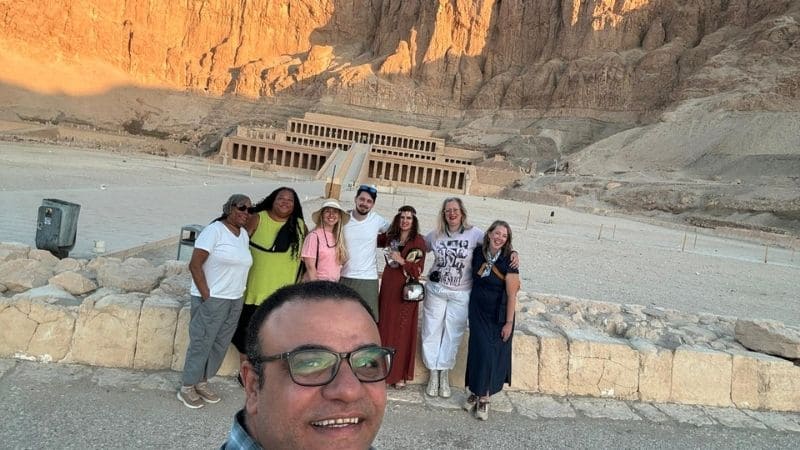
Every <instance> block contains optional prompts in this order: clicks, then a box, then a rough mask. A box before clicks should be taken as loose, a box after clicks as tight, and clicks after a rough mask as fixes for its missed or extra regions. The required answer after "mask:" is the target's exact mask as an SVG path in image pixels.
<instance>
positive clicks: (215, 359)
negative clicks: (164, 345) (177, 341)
mask: <svg viewBox="0 0 800 450" xmlns="http://www.w3.org/2000/svg"><path fill="white" fill-rule="evenodd" d="M241 312H242V299H241V298H237V299H236V300H231V299H227V298H215V297H210V298H209V299H208V300H206V301H202V300H201V299H200V297H195V296H192V309H191V319H190V321H189V348H187V349H186V362H184V363H183V385H184V386H192V385H195V384H197V383H199V382H200V381H202V380H207V379H209V378H211V377H213V376H214V375H216V374H217V371H218V370H219V366H221V365H222V360H223V359H224V358H225V353H226V352H227V351H228V346H229V345H230V344H231V337H232V336H233V332H234V331H236V324H237V323H238V322H239V314H240V313H241Z"/></svg>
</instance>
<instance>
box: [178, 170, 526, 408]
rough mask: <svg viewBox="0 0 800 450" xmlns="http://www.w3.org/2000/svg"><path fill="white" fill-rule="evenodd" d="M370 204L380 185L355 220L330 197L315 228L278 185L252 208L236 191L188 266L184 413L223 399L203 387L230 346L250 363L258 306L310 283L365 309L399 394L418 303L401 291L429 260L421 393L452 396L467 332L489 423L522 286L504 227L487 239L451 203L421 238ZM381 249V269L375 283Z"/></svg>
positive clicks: (415, 226)
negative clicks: (351, 295)
mask: <svg viewBox="0 0 800 450" xmlns="http://www.w3.org/2000/svg"><path fill="white" fill-rule="evenodd" d="M376 199H377V190H376V188H375V187H374V186H368V185H362V186H360V187H359V188H358V189H357V191H356V196H355V202H354V208H353V209H352V210H351V211H346V210H345V209H344V208H342V207H341V205H340V204H339V202H337V201H336V200H333V199H328V200H326V201H324V203H323V204H322V206H321V207H320V208H319V210H317V211H314V212H313V214H311V219H312V221H313V223H314V228H313V229H312V230H310V231H309V230H308V227H307V225H306V223H305V221H304V215H303V208H302V205H301V203H300V199H299V198H298V195H297V193H296V192H295V191H294V189H292V188H289V187H280V188H278V189H276V190H275V191H273V192H272V193H271V194H269V195H268V196H267V197H266V198H264V199H263V200H262V201H261V202H259V203H257V204H255V205H253V204H252V203H251V200H250V198H248V197H247V196H245V195H242V194H236V195H232V196H231V197H230V198H229V199H228V201H227V202H225V204H224V205H223V208H222V215H221V216H220V217H218V218H217V219H216V220H214V221H213V222H211V224H210V225H208V226H207V227H205V229H204V230H203V231H202V232H201V233H200V235H199V236H198V238H197V240H196V241H195V248H194V252H193V253H192V257H191V260H190V262H189V270H190V272H191V275H192V285H191V290H190V293H191V321H190V325H189V339H190V342H189V347H188V349H187V352H186V362H185V365H184V371H183V379H182V381H183V385H182V386H181V388H180V390H179V391H178V393H177V396H178V399H179V400H180V401H181V402H183V403H184V404H185V405H186V406H188V407H190V408H200V407H202V406H203V405H204V403H216V402H218V401H219V400H220V398H219V396H218V395H217V394H216V393H215V392H214V391H213V390H212V389H211V388H210V387H209V385H208V383H207V380H208V378H209V377H212V376H213V375H214V374H216V372H217V371H218V370H219V367H220V365H221V364H222V360H223V358H224V356H225V353H226V351H227V348H228V345H229V344H230V343H231V342H232V343H233V344H234V346H235V347H236V349H237V350H238V351H239V353H240V359H241V361H242V362H244V361H247V358H248V356H247V354H248V353H247V352H248V348H247V341H248V325H249V324H250V321H251V318H252V316H253V315H254V314H255V313H256V311H257V309H258V308H259V306H260V305H261V304H262V303H263V302H264V301H265V300H266V299H267V298H268V297H269V296H270V295H272V294H273V293H275V292H276V291H277V290H279V289H280V288H282V287H285V286H289V285H293V284H296V283H303V282H307V281H313V280H328V281H333V282H338V283H341V284H343V285H345V286H348V287H349V288H351V289H352V290H353V291H355V292H356V293H358V294H359V295H360V297H361V298H363V300H364V301H365V302H366V304H368V305H369V307H370V308H371V312H372V314H373V319H374V321H375V322H376V323H377V324H378V330H379V333H380V337H381V343H382V345H383V346H384V347H387V348H392V349H393V350H394V353H393V355H390V356H388V357H387V358H388V359H390V360H391V363H390V364H389V365H388V367H387V373H386V374H385V377H384V378H382V380H383V379H385V382H386V383H387V384H390V385H392V386H394V387H395V388H397V389H403V388H404V386H405V384H406V383H407V382H408V381H410V380H412V379H413V376H414V361H415V353H416V348H417V336H418V332H417V331H418V330H417V324H418V314H419V302H416V301H406V300H404V299H403V294H402V293H403V287H404V285H405V284H406V283H407V282H409V281H410V280H418V279H419V278H420V277H421V275H422V274H423V271H424V264H425V255H426V253H428V252H430V253H432V255H433V263H432V266H431V267H430V268H429V270H428V273H427V282H426V283H425V296H424V301H423V302H422V304H423V307H422V309H423V312H422V314H423V317H422V330H421V333H419V336H420V339H421V341H422V342H421V347H422V360H423V362H424V364H425V366H426V367H427V368H428V369H429V370H430V377H429V380H428V384H427V387H426V389H425V391H426V394H427V395H429V396H441V397H450V395H451V389H450V379H449V376H450V370H451V369H452V368H453V367H454V365H455V361H456V353H457V351H458V347H459V344H460V342H461V338H462V336H463V334H464V332H465V330H466V328H467V323H469V327H470V337H469V353H468V357H467V371H466V380H465V384H466V386H467V388H468V390H469V392H468V398H467V400H466V402H465V404H464V408H465V409H466V410H468V411H471V412H473V413H474V415H475V417H477V418H479V419H483V420H486V419H487V418H488V410H489V406H488V405H489V398H490V396H491V395H492V394H495V393H497V392H499V391H500V390H501V389H502V386H503V384H504V383H510V382H511V338H512V335H513V330H514V311H515V305H516V294H517V291H518V290H519V286H520V282H519V272H518V264H519V259H518V256H517V254H516V252H514V251H513V247H512V233H511V227H510V226H509V225H508V223H506V222H504V221H499V220H498V221H495V222H494V223H492V224H491V226H490V227H489V229H488V230H487V231H486V233H484V232H483V231H482V230H480V229H479V228H477V227H475V226H473V225H471V224H470V223H469V221H468V218H467V211H466V208H465V207H464V204H463V202H462V201H461V199H459V198H455V197H453V198H447V199H445V200H444V202H443V203H442V208H441V210H440V211H439V214H438V216H437V221H436V227H435V229H434V230H432V231H431V232H429V233H428V234H427V235H424V236H423V235H422V234H421V233H420V230H419V220H418V219H417V215H416V210H415V209H414V208H413V207H412V206H408V205H406V206H402V207H400V208H399V210H398V212H397V214H396V215H395V216H394V218H393V220H392V222H391V223H389V222H388V221H386V220H385V219H384V218H383V217H381V216H380V215H379V214H377V213H376V212H375V211H373V207H374V206H375V201H376ZM379 248H381V249H384V251H383V255H384V258H385V260H386V265H385V266H384V270H383V274H382V276H381V280H380V283H379V282H378V271H377V267H376V257H377V255H378V249H379ZM239 380H240V382H242V378H241V377H240V378H239ZM373 381H375V380H373Z"/></svg>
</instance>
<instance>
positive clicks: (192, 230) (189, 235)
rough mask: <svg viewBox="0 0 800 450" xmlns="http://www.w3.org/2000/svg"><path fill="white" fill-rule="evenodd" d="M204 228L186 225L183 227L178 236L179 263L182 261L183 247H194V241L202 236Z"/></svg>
mask: <svg viewBox="0 0 800 450" xmlns="http://www.w3.org/2000/svg"><path fill="white" fill-rule="evenodd" d="M203 228H205V227H204V226H202V225H197V224H191V225H184V226H182V227H181V234H180V236H178V256H177V257H176V258H175V259H177V260H178V261H180V260H181V247H183V246H184V245H188V246H189V247H194V241H196V240H197V237H198V236H200V232H201V231H203Z"/></svg>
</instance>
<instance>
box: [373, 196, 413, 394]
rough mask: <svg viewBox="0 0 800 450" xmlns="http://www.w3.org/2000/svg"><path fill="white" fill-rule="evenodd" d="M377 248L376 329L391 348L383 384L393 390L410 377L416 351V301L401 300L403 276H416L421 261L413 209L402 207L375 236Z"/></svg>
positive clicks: (385, 344)
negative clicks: (381, 262) (380, 264)
mask: <svg viewBox="0 0 800 450" xmlns="http://www.w3.org/2000/svg"><path fill="white" fill-rule="evenodd" d="M378 247H384V248H385V257H386V266H385V267H384V269H383V276H382V277H381V289H380V294H379V302H378V307H379V308H380V315H381V320H380V322H379V323H378V330H379V331H380V333H381V344H382V345H384V346H387V347H394V348H395V349H396V350H397V353H395V355H394V363H393V364H392V370H391V372H389V376H388V377H387V378H386V383H387V384H391V385H393V386H394V387H395V388H396V389H402V388H403V387H405V385H406V382H407V381H409V380H411V379H413V378H414V357H415V354H416V350H417V322H418V319H417V313H418V309H419V303H418V302H407V301H403V285H404V284H405V283H406V280H407V279H410V278H413V279H418V278H419V276H420V274H421V273H422V269H423V265H424V264H425V239H424V238H423V237H422V236H420V234H419V221H418V220H417V211H416V210H415V209H414V208H413V207H411V206H402V207H400V209H399V210H398V212H397V215H396V216H394V220H393V221H392V225H391V226H390V227H389V230H388V231H387V232H386V233H382V234H380V235H378Z"/></svg>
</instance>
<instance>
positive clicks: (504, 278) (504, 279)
mask: <svg viewBox="0 0 800 450" xmlns="http://www.w3.org/2000/svg"><path fill="white" fill-rule="evenodd" d="M492 272H494V274H495V275H497V278H500V281H506V276H505V274H504V273H503V272H500V269H498V268H497V265H494V266H492Z"/></svg>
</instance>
